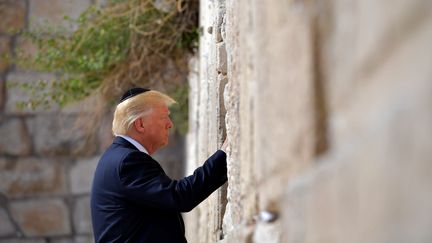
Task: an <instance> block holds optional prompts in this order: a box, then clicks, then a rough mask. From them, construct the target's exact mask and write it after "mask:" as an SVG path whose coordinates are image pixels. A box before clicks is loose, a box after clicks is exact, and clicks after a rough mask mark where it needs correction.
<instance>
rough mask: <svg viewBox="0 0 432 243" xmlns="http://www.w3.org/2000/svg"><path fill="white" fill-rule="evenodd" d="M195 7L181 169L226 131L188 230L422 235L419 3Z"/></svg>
mask: <svg viewBox="0 0 432 243" xmlns="http://www.w3.org/2000/svg"><path fill="white" fill-rule="evenodd" d="M200 13H201V29H202V36H201V40H200V53H199V55H198V57H197V60H195V62H194V63H192V66H195V67H196V73H192V74H191V79H190V83H191V96H190V101H191V109H190V112H191V113H190V118H191V121H190V122H191V126H190V127H191V132H190V134H189V141H190V142H189V145H190V147H189V150H188V156H189V160H188V161H189V168H194V167H196V166H197V165H199V164H201V163H202V162H203V160H204V159H205V158H206V157H207V156H208V155H209V154H211V153H212V152H214V150H215V149H216V148H217V147H218V146H220V144H221V142H222V141H223V138H224V134H225V131H226V135H227V137H228V141H229V148H228V176H229V180H228V183H227V186H226V188H222V189H221V190H220V191H218V192H217V193H214V194H213V195H212V196H210V198H209V199H207V200H206V201H205V202H204V203H203V204H201V205H200V206H199V207H197V208H196V209H194V210H193V211H192V212H191V213H189V214H188V215H186V219H187V220H186V223H187V237H188V239H189V241H190V242H192V243H204V242H227V243H228V242H235V243H239V242H245V243H246V242H247V243H249V242H266V243H271V242H341V243H342V242H380V243H382V242H431V241H432V231H430V228H431V227H432V217H430V215H431V214H432V191H431V190H430V188H431V185H432V163H431V159H430V158H431V157H432V150H431V149H430V147H431V145H432V138H431V134H432V110H431V108H430V107H431V105H432V82H431V79H432V58H431V55H428V50H429V49H430V48H429V46H430V43H432V18H431V16H432V14H431V13H432V2H431V1H424V0H414V1H404V0H397V1H391V2H388V1H373V0H363V1H342V0H331V1H326V2H320V1H278V0H270V1H256V0H253V1H245V0H236V1H232V0H227V1H224V0H202V1H201V12H200ZM225 110H226V112H225ZM225 189H226V192H225ZM225 195H226V197H225Z"/></svg>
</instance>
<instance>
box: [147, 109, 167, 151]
mask: <svg viewBox="0 0 432 243" xmlns="http://www.w3.org/2000/svg"><path fill="white" fill-rule="evenodd" d="M169 114H170V112H169V110H168V107H167V106H166V105H165V104H161V105H157V106H155V107H153V109H152V112H151V113H150V114H149V115H148V116H146V117H144V118H142V119H143V125H144V127H145V131H146V133H147V138H148V139H150V141H149V142H151V143H152V144H153V146H154V147H155V148H157V149H159V148H161V147H163V146H165V145H167V144H168V136H169V129H170V128H172V127H173V123H172V121H171V118H170V117H169Z"/></svg>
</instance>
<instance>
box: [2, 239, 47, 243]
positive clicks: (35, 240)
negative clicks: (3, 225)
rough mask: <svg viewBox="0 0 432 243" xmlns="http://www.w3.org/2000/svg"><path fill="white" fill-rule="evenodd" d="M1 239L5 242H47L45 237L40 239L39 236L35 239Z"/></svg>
mask: <svg viewBox="0 0 432 243" xmlns="http://www.w3.org/2000/svg"><path fill="white" fill-rule="evenodd" d="M0 241H1V242H5V243H46V241H45V240H44V239H39V238H33V239H22V238H5V239H1V240H0Z"/></svg>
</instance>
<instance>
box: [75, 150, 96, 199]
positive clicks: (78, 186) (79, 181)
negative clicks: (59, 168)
mask: <svg viewBox="0 0 432 243" xmlns="http://www.w3.org/2000/svg"><path fill="white" fill-rule="evenodd" d="M98 161H99V157H94V158H90V159H86V160H82V161H78V162H77V163H76V164H75V165H73V166H72V168H71V170H70V171H69V179H70V185H71V191H72V193H74V194H80V193H89V192H90V190H91V184H92V181H93V175H94V172H95V170H96V166H97V163H98Z"/></svg>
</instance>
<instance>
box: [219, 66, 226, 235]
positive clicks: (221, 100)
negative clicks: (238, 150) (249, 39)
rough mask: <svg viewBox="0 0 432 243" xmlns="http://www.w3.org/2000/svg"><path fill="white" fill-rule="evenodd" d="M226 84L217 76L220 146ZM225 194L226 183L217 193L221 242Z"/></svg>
mask: <svg viewBox="0 0 432 243" xmlns="http://www.w3.org/2000/svg"><path fill="white" fill-rule="evenodd" d="M227 83H228V79H227V77H226V75H223V74H222V73H219V74H218V94H219V100H218V103H219V119H218V121H219V124H218V140H219V142H220V144H221V145H222V144H223V142H224V141H225V139H226V134H227V133H226V125H225V117H226V108H225V102H224V91H225V85H226V84H227ZM227 193H228V182H227V183H225V185H223V186H222V187H221V188H220V189H219V192H218V206H217V207H218V208H217V229H218V230H217V232H218V233H217V234H218V235H217V239H218V240H222V239H223V238H224V235H225V234H224V232H223V227H222V224H223V217H224V215H225V211H226V206H227V203H228V200H227Z"/></svg>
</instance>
